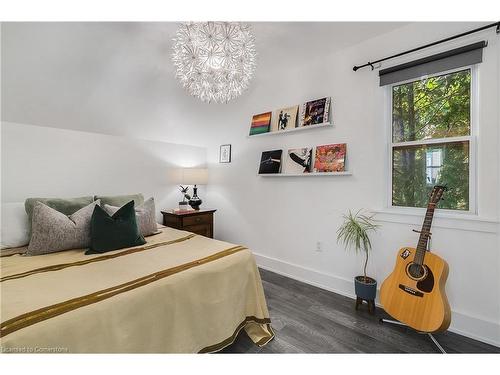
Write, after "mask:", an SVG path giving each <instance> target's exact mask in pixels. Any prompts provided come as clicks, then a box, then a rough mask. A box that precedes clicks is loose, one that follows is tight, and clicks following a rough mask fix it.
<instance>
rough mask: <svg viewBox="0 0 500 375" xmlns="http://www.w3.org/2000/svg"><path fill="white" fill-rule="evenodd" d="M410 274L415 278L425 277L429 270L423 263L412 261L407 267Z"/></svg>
mask: <svg viewBox="0 0 500 375" xmlns="http://www.w3.org/2000/svg"><path fill="white" fill-rule="evenodd" d="M407 272H408V276H410V277H411V278H412V279H415V280H421V279H423V278H424V277H425V276H426V274H427V271H426V269H425V267H424V266H423V265H420V264H417V263H411V264H410V265H409V266H408V268H407Z"/></svg>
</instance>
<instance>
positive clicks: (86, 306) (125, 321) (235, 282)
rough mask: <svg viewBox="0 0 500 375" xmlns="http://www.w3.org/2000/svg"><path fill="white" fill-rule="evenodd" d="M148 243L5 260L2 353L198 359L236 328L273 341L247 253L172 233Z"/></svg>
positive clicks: (258, 340)
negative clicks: (178, 355)
mask: <svg viewBox="0 0 500 375" xmlns="http://www.w3.org/2000/svg"><path fill="white" fill-rule="evenodd" d="M146 240H147V244H146V245H143V246H138V247H134V248H128V249H121V250H117V251H113V252H109V253H106V254H96V255H84V253H83V252H84V251H83V250H70V251H64V252H60V253H54V254H48V255H42V256H34V257H25V256H22V255H10V256H2V258H0V262H1V275H0V277H1V279H0V291H1V294H0V302H1V308H0V321H1V325H0V347H1V351H2V352H4V353H6V352H7V353H8V352H45V353H46V352H73V353H196V352H212V351H217V350H220V349H221V348H223V347H225V346H227V345H229V344H230V343H231V342H232V341H233V340H234V338H235V337H236V335H237V333H238V332H239V331H240V330H241V329H245V331H246V332H247V334H248V335H249V337H250V338H251V339H252V340H253V341H254V342H255V343H256V344H257V345H265V344H266V343H267V342H269V341H270V340H271V339H272V338H273V336H274V334H273V331H272V328H271V326H270V319H269V313H268V310H267V306H266V301H265V297H264V293H263V289H262V283H261V280H260V276H259V273H258V270H257V267H256V265H255V260H254V258H253V255H252V253H251V251H250V250H248V249H246V248H244V247H242V246H235V245H233V244H230V243H227V242H223V241H217V240H212V239H209V238H206V237H203V236H198V235H193V234H191V233H189V232H185V231H179V230H176V229H172V228H162V233H160V234H157V235H154V236H151V237H147V238H146Z"/></svg>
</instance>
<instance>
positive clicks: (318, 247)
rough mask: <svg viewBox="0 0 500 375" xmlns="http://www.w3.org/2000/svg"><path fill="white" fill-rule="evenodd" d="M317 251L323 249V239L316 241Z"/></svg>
mask: <svg viewBox="0 0 500 375" xmlns="http://www.w3.org/2000/svg"><path fill="white" fill-rule="evenodd" d="M316 251H319V252H322V251H323V242H321V241H318V242H316Z"/></svg>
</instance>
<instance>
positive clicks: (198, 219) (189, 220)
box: [182, 214, 212, 227]
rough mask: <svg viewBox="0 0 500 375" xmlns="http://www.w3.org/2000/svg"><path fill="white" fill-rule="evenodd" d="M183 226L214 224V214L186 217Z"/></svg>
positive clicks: (183, 219)
mask: <svg viewBox="0 0 500 375" xmlns="http://www.w3.org/2000/svg"><path fill="white" fill-rule="evenodd" d="M182 224H183V226H184V227H186V226H188V225H199V224H212V214H202V215H196V216H186V217H183V218H182Z"/></svg>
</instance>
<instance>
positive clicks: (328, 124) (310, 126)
mask: <svg viewBox="0 0 500 375" xmlns="http://www.w3.org/2000/svg"><path fill="white" fill-rule="evenodd" d="M331 126H333V124H332V123H331V122H324V123H322V124H317V125H306V126H301V127H300V128H291V129H287V130H278V131H275V132H267V133H261V134H254V135H247V138H253V137H263V136H266V135H279V134H288V133H293V132H300V131H305V130H311V129H317V128H327V127H331Z"/></svg>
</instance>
